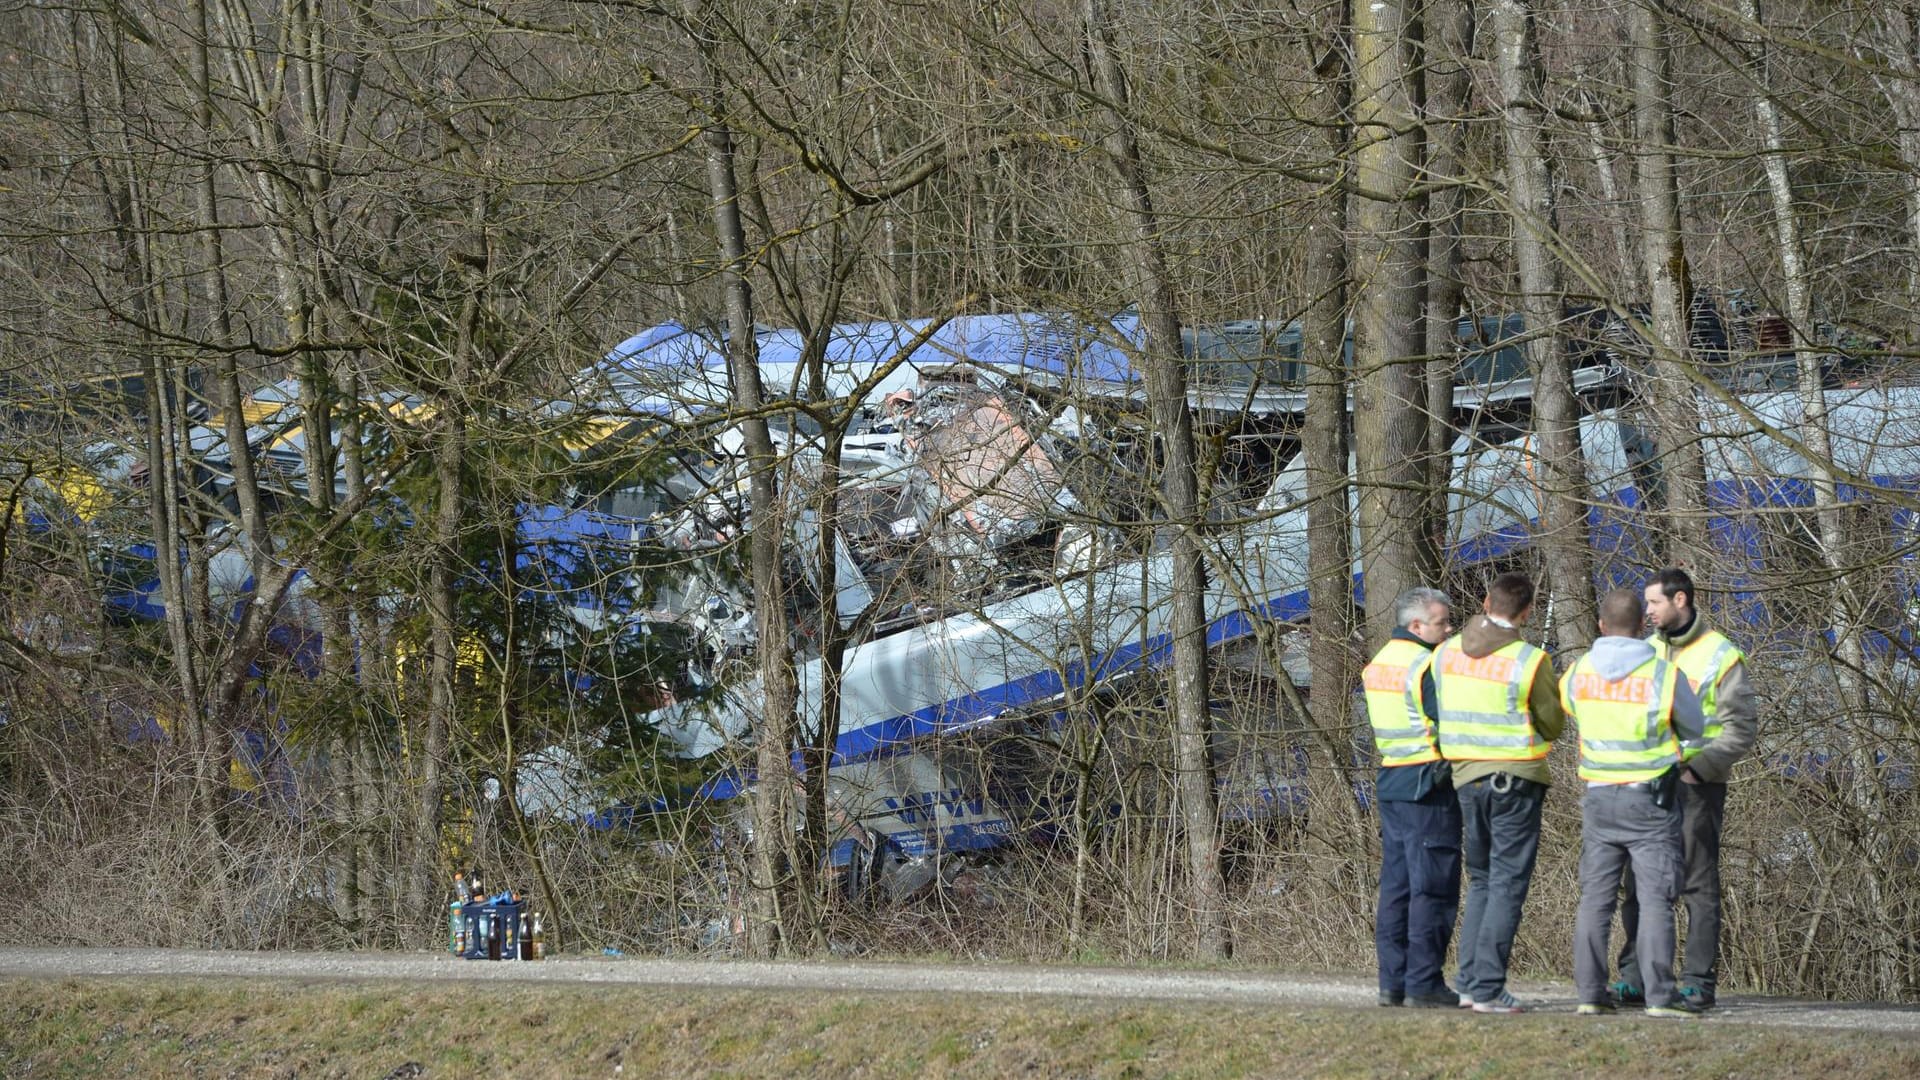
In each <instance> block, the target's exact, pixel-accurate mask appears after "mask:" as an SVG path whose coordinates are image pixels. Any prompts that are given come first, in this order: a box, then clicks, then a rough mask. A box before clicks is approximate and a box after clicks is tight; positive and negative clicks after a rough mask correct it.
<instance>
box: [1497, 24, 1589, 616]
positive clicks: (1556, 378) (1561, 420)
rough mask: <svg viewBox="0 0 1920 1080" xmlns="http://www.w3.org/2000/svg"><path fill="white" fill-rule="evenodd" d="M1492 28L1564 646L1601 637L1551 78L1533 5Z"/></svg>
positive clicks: (1551, 572) (1543, 527)
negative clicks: (1567, 322) (1564, 273)
mask: <svg viewBox="0 0 1920 1080" xmlns="http://www.w3.org/2000/svg"><path fill="white" fill-rule="evenodd" d="M1492 8H1493V33H1494V39H1495V40H1494V49H1495V55H1496V67H1497V69H1498V72H1499V86H1500V108H1501V120H1502V127H1503V129H1504V131H1505V134H1506V164H1507V169H1506V175H1507V202H1508V206H1507V214H1508V221H1509V224H1510V228H1511V230H1512V236H1513V261H1514V267H1515V272H1516V275H1517V277H1518V279H1519V283H1520V313H1521V320H1522V324H1523V326H1524V328H1525V331H1526V342H1525V345H1524V349H1525V351H1526V354H1527V367H1528V370H1529V371H1531V372H1532V373H1533V428H1534V433H1535V436H1536V437H1537V438H1538V440H1539V447H1538V450H1539V461H1540V464H1541V471H1542V473H1544V474H1545V477H1546V479H1545V482H1544V484H1543V485H1542V491H1541V495H1540V503H1541V505H1540V545H1541V547H1542V548H1544V549H1545V553H1546V564H1547V580H1548V595H1549V597H1550V599H1551V601H1552V603H1551V607H1550V610H1551V611H1552V614H1553V622H1554V627H1555V629H1556V630H1557V631H1558V636H1559V641H1560V644H1561V645H1562V646H1563V647H1569V648H1576V649H1577V648H1584V647H1585V646H1586V645H1587V644H1588V643H1589V642H1591V641H1592V640H1593V636H1594V621H1593V560H1592V555H1591V552H1592V550H1593V546H1592V540H1591V538H1590V537H1589V536H1588V533H1587V507H1588V496H1587V480H1586V462H1585V458H1584V457H1582V455H1581V451H1580V403H1579V401H1578V400H1577V399H1576V398H1575V397H1574V392H1573V371H1572V367H1571V364H1570V361H1569V358H1568V355H1567V348H1566V342H1565V339H1564V337H1563V336H1562V333H1561V329H1560V327H1561V321H1562V319H1563V315H1562V313H1561V307H1562V303H1563V298H1564V290H1563V289H1562V286H1561V280H1560V270H1559V266H1558V263H1557V262H1556V255H1555V253H1554V251H1553V247H1554V244H1555V240H1556V236H1557V232H1558V227H1559V226H1558V221H1557V218H1556V215H1555V212H1554V192H1553V183H1554V182H1553V170H1552V168H1551V159H1550V158H1549V157H1548V155H1547V146H1546V139H1545V132H1544V114H1545V111H1546V110H1545V104H1544V103H1543V102H1542V101H1541V100H1540V94H1541V88H1542V86H1543V85H1544V83H1545V79H1544V78H1543V72H1542V71H1541V61H1540V49H1539V44H1538V42H1537V41H1536V40H1535V37H1534V20H1535V18H1536V12H1535V9H1534V6H1533V5H1532V4H1531V3H1529V2H1526V0H1494V3H1493V5H1492Z"/></svg>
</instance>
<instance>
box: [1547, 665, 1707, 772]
mask: <svg viewBox="0 0 1920 1080" xmlns="http://www.w3.org/2000/svg"><path fill="white" fill-rule="evenodd" d="M1674 669H1675V665H1673V664H1671V663H1668V662H1667V661H1666V660H1664V659H1662V658H1660V657H1658V656H1654V657H1649V658H1648V659H1647V661H1646V663H1644V664H1641V665H1640V666H1639V667H1637V668H1634V669H1633V670H1632V671H1631V672H1629V673H1627V675H1626V676H1625V677H1623V678H1619V679H1606V678H1603V677H1601V675H1600V673H1599V672H1598V671H1595V670H1594V669H1593V665H1592V664H1591V663H1590V662H1589V660H1588V658H1587V657H1581V658H1580V661H1579V662H1578V663H1576V664H1574V665H1573V670H1571V671H1569V672H1567V674H1566V677H1565V678H1563V679H1561V680H1560V703H1561V704H1562V705H1564V706H1566V710H1567V715H1568V716H1571V717H1573V719H1574V722H1575V723H1576V724H1578V725H1579V728H1580V778H1581V779H1582V780H1591V781H1594V782H1596V783H1602V784H1632V783H1637V782H1640V781H1645V780H1651V779H1653V778H1654V777H1656V776H1659V775H1660V774H1661V773H1663V772H1665V771H1667V768H1668V767H1669V766H1671V765H1673V764H1674V763H1675V762H1677V761H1679V760H1680V739H1679V736H1677V735H1675V734H1674V730H1673V691H1674V685H1675V679H1674Z"/></svg>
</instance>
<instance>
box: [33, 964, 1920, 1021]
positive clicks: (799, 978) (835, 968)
mask: <svg viewBox="0 0 1920 1080" xmlns="http://www.w3.org/2000/svg"><path fill="white" fill-rule="evenodd" d="M72 976H92V977H100V976H109V977H111V976H135V977H152V976H203V977H230V978H252V979H290V980H301V979H324V980H334V979H344V980H349V981H352V980H399V981H417V980H421V979H444V980H455V979H465V980H477V981H489V982H542V983H569V984H575V985H584V984H595V983H616V984H626V985H639V986H696V987H707V988H715V989H742V990H744V989H763V990H831V991H846V992H856V993H876V994H891V993H931V994H1012V995H1016V996H1023V997H1024V996H1033V997H1067V998H1095V999H1116V998H1117V999H1122V1000H1158V1001H1202V1002H1218V1003H1226V1004H1239V1005H1287V1006H1295V1007H1299V1006H1349V1007H1355V1008H1375V1007H1377V1006H1375V1005H1374V1000H1373V999H1374V991H1373V986H1372V984H1371V982H1369V981H1368V980H1365V979H1360V978H1352V977H1344V978H1343V977H1338V976H1294V975H1278V974H1263V973H1258V972H1244V971H1225V972H1203V971H1158V970H1157V971H1128V970H1117V969H1112V968H1054V967H1031V966H1010V965H952V964H910V963H845V962H832V963H755V962H749V961H713V960H654V959H645V960H643V959H631V958H600V957H596V958H593V959H554V960H548V961H544V962H541V963H538V964H510V963H500V964H488V963H465V962H461V961H457V960H454V959H452V958H450V957H444V956H438V955H428V954H423V953H337V952H328V953H320V952H314V953H297V952H281V953H245V952H201V951H192V950H185V949H26V948H0V977H11V978H22V977H24V978H47V979H57V978H67V977H72ZM1513 988H1514V990H1515V991H1516V992H1517V993H1518V994H1520V995H1521V996H1522V997H1523V998H1525V999H1527V1000H1529V1001H1532V1002H1534V1003H1535V1004H1536V1006H1537V1007H1538V1011H1540V1012H1545V1013H1560V1014H1567V1015H1571V1014H1572V1012H1573V1007H1574V997H1573V988H1572V986H1571V985H1570V984H1568V983H1551V982H1524V981H1522V982H1517V983H1515V984H1514V987H1513ZM1463 1019H1464V1018H1463ZM1478 1022H1486V1023H1498V1022H1500V1021H1499V1020H1498V1019H1497V1018H1494V1017H1483V1018H1480V1020H1479V1021H1478ZM1707 1022H1710V1023H1745V1024H1787V1025H1792V1026H1796V1027H1811V1028H1831V1029H1836V1030H1852V1031H1875V1032H1883V1033H1889V1034H1897V1035H1907V1036H1914V1037H1920V1008H1914V1007H1907V1006H1893V1005H1876V1004H1831V1003H1824V1002H1810V1001H1794V1000H1790V999H1787V998H1768V997H1753V996H1747V995H1733V996H1728V997H1722V998H1721V999H1720V1007H1719V1008H1717V1009H1715V1010H1714V1012H1713V1013H1712V1015H1711V1016H1710V1017H1708V1021H1707Z"/></svg>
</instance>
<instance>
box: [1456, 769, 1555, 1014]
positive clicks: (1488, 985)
mask: <svg viewBox="0 0 1920 1080" xmlns="http://www.w3.org/2000/svg"><path fill="white" fill-rule="evenodd" d="M1509 779H1510V778H1509V777H1508V775H1507V774H1505V773H1498V774H1495V775H1494V776H1490V777H1485V778H1483V779H1480V780H1475V781H1474V782H1473V783H1471V784H1468V785H1466V786H1465V787H1463V788H1461V789H1460V792H1459V795H1460V814H1461V820H1462V824H1463V826H1464V836H1463V840H1464V847H1465V849H1466V856H1467V914H1466V917H1465V918H1464V919H1462V920H1461V923H1460V985H1459V989H1460V992H1461V993H1463V994H1467V995H1469V996H1470V997H1472V998H1473V1000H1475V1001H1492V1000H1493V999H1495V998H1497V997H1499V996H1500V992H1501V991H1502V990H1505V989H1506V988H1507V960H1508V958H1509V957H1510V956H1512V954H1513V935H1514V934H1515V933H1516V932H1518V930H1519V929H1520V909H1521V907H1522V906H1523V905H1525V904H1526V902H1527V890H1528V889H1529V888H1530V887H1531V886H1532V884H1533V862H1534V858H1535V856H1537V855H1539V853H1540V808H1541V806H1542V805H1543V804H1544V803H1545V802H1546V796H1547V789H1546V786H1545V785H1543V784H1536V783H1534V782H1533V781H1531V780H1520V779H1512V780H1511V786H1508V781H1509ZM1496 783H1498V784H1500V785H1501V786H1502V787H1504V788H1505V789H1506V790H1499V789H1496V788H1495V786H1494V785H1495V784H1496Z"/></svg>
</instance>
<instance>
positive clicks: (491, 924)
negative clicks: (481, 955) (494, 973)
mask: <svg viewBox="0 0 1920 1080" xmlns="http://www.w3.org/2000/svg"><path fill="white" fill-rule="evenodd" d="M487 959H489V960H498V959H500V912H499V910H498V909H495V910H493V911H489V912H487Z"/></svg>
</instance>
